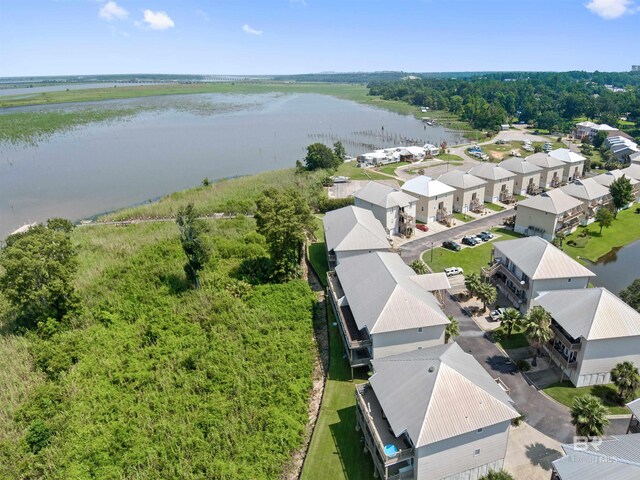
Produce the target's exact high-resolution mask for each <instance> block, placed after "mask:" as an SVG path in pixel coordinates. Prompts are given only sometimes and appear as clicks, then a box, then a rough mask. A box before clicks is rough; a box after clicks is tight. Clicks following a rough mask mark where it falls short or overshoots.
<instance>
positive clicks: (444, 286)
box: [409, 272, 451, 292]
mask: <svg viewBox="0 0 640 480" xmlns="http://www.w3.org/2000/svg"><path fill="white" fill-rule="evenodd" d="M409 278H410V279H411V280H412V281H413V282H415V283H417V284H418V285H419V286H420V287H421V288H423V289H425V290H426V291H427V292H433V291H435V290H449V289H450V288H451V283H449V277H447V274H446V273H444V272H437V273H424V274H422V275H414V276H412V277H409Z"/></svg>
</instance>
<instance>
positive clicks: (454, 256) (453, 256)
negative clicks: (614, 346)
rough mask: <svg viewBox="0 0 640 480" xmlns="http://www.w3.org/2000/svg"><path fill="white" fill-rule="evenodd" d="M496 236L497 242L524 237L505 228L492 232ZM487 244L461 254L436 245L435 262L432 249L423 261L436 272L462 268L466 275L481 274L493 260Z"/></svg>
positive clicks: (426, 253) (463, 251) (427, 252)
mask: <svg viewBox="0 0 640 480" xmlns="http://www.w3.org/2000/svg"><path fill="white" fill-rule="evenodd" d="M492 232H494V234H496V238H494V239H493V240H492V241H495V240H511V239H513V238H520V237H521V236H522V235H520V234H517V233H514V232H512V231H511V230H507V229H504V228H496V229H494V230H492ZM492 241H489V242H485V243H482V244H481V245H478V246H476V247H473V248H463V249H462V250H460V251H459V252H452V251H451V250H446V249H444V248H440V247H439V245H434V249H433V261H431V249H429V250H426V251H425V252H424V253H423V254H422V261H423V262H425V263H426V264H428V265H429V266H430V267H431V269H432V270H433V271H434V272H442V271H444V269H445V268H448V267H462V269H463V270H464V273H465V274H466V275H468V274H469V273H473V272H479V271H480V269H481V268H482V267H485V266H488V264H489V261H490V260H491V249H492V245H491V242H492Z"/></svg>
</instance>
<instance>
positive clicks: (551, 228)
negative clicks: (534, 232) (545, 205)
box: [514, 205, 557, 242]
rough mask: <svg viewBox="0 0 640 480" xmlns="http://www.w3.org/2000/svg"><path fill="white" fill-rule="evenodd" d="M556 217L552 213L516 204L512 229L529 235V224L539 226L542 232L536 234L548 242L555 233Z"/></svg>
mask: <svg viewBox="0 0 640 480" xmlns="http://www.w3.org/2000/svg"><path fill="white" fill-rule="evenodd" d="M556 219H557V215H554V214H553V213H549V212H543V211H542V210H536V209H533V208H529V207H526V206H523V205H518V210H516V224H515V227H514V230H515V231H516V232H517V233H522V234H523V235H530V234H531V232H529V231H528V228H529V227H530V226H533V227H537V228H541V229H543V230H544V233H543V234H538V236H541V237H542V238H544V239H545V240H547V241H549V242H550V241H551V240H553V236H554V233H555V229H556Z"/></svg>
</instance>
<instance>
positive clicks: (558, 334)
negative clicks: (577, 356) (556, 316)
mask: <svg viewBox="0 0 640 480" xmlns="http://www.w3.org/2000/svg"><path fill="white" fill-rule="evenodd" d="M551 331H552V332H553V334H554V336H555V340H556V341H558V342H560V343H561V344H562V345H564V346H565V347H566V348H567V350H569V351H570V352H578V351H580V348H581V347H582V344H581V343H580V339H578V340H576V339H574V338H572V337H571V336H570V335H569V334H568V333H567V332H565V331H564V329H563V328H562V327H561V326H560V325H558V323H557V322H556V321H555V320H553V321H552V322H551Z"/></svg>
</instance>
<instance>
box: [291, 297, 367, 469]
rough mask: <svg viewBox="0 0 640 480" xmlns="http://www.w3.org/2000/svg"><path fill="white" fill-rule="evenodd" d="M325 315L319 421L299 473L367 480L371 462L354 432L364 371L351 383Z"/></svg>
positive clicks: (334, 329)
mask: <svg viewBox="0 0 640 480" xmlns="http://www.w3.org/2000/svg"><path fill="white" fill-rule="evenodd" d="M327 310H328V312H329V346H330V366H329V375H328V377H327V383H326V386H325V391H324V397H323V399H322V407H321V408H320V417H319V418H318V423H317V424H316V429H315V432H314V434H313V438H312V439H311V445H309V452H308V453H307V459H306V462H305V464H304V469H303V470H302V476H301V478H302V480H316V479H317V480H324V479H325V478H330V479H332V480H333V479H335V480H341V479H344V480H347V479H348V480H371V479H372V478H373V462H372V460H371V456H370V455H369V454H368V453H364V449H363V444H362V443H361V442H360V436H361V433H360V432H356V428H355V425H356V399H355V385H356V383H360V382H364V381H365V380H364V379H365V376H366V373H365V371H364V369H360V371H356V372H355V374H356V375H358V374H360V376H361V377H362V378H359V379H358V378H356V380H355V381H353V382H352V381H351V372H350V370H349V364H348V362H347V361H346V359H344V358H343V357H342V355H343V353H344V351H343V346H342V341H341V340H340V332H339V331H338V327H337V326H333V322H334V321H335V320H334V317H333V312H332V310H331V307H328V308H327Z"/></svg>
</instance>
